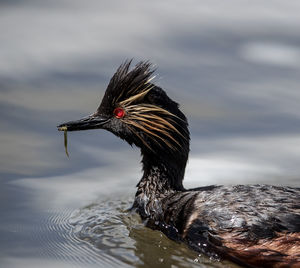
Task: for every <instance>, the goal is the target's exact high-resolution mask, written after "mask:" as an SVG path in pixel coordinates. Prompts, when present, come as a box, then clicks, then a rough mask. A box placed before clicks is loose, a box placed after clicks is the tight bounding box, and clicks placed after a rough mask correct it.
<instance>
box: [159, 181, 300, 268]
mask: <svg viewBox="0 0 300 268" xmlns="http://www.w3.org/2000/svg"><path fill="white" fill-rule="evenodd" d="M163 211H164V221H165V222H166V223H168V224H170V226H172V225H174V226H175V227H176V230H177V231H178V233H179V234H180V237H181V239H183V240H185V241H186V242H187V243H188V244H189V245H190V246H191V247H192V248H193V249H195V250H197V251H200V252H203V253H205V254H207V255H209V256H213V257H216V258H218V257H225V258H229V259H232V260H233V261H235V262H237V263H240V264H243V265H245V263H247V265H248V266H250V267H251V265H253V266H255V267H284V266H285V265H287V266H291V265H294V267H300V188H292V187H278V186H268V185H252V186H250V185H237V186H211V187H203V188H197V189H193V190H189V191H186V192H177V193H174V194H172V195H171V196H169V197H167V198H166V199H165V202H163ZM165 233H166V232H165ZM167 235H168V233H167Z"/></svg>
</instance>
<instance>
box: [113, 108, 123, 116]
mask: <svg viewBox="0 0 300 268" xmlns="http://www.w3.org/2000/svg"><path fill="white" fill-rule="evenodd" d="M114 115H115V117H117V118H123V117H124V116H125V111H124V110H123V109H122V108H116V109H115V110H114Z"/></svg>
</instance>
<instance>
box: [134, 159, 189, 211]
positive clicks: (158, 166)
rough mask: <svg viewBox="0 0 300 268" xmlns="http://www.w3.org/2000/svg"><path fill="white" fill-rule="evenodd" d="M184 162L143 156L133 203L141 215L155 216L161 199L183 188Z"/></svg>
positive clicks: (159, 207) (159, 209)
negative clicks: (141, 171)
mask: <svg viewBox="0 0 300 268" xmlns="http://www.w3.org/2000/svg"><path fill="white" fill-rule="evenodd" d="M185 163H186V161H185ZM185 163H183V164H180V162H178V163H172V161H170V160H166V159H161V157H159V156H156V157H154V156H153V155H151V156H150V155H144V156H143V160H142V164H143V170H144V174H143V177H142V179H141V180H140V182H139V183H138V185H137V188H138V190H137V193H136V197H135V205H134V206H135V207H137V208H138V209H139V212H140V214H141V215H142V216H144V217H156V216H157V215H159V214H160V213H161V201H162V199H164V198H166V197H167V196H168V195H170V194H172V193H174V192H177V191H183V190H184V188H183V186H182V180H183V176H184V170H185Z"/></svg>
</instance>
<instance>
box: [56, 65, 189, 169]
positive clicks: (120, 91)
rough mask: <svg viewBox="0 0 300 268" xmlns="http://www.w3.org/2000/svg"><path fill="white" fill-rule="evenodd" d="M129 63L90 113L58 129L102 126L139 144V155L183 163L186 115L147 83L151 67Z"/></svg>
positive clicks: (113, 79) (163, 93)
mask: <svg viewBox="0 0 300 268" xmlns="http://www.w3.org/2000/svg"><path fill="white" fill-rule="evenodd" d="M130 64H131V61H126V62H125V63H123V64H122V65H121V66H120V67H119V68H118V70H117V71H116V73H115V74H114V76H113V77H112V78H111V80H110V82H109V85H108V87H107V89H106V92H105V95H104V97H103V99H102V102H101V104H100V106H99V108H98V109H97V111H96V112H95V113H94V114H92V115H90V116H88V117H86V118H83V119H81V120H77V121H71V122H67V123H64V124H61V125H59V126H58V129H59V130H62V129H65V128H67V130H68V131H77V130H86V129H98V128H99V129H100V128H101V129H106V130H109V131H110V132H112V133H114V134H115V135H116V136H118V137H120V138H121V139H124V140H126V141H127V142H128V143H129V144H131V145H132V144H135V145H136V146H138V147H140V148H141V151H142V154H143V155H146V154H147V155H152V156H153V154H154V155H156V157H158V158H161V156H163V157H164V158H166V157H167V158H170V159H173V158H174V160H175V161H179V162H182V161H183V162H184V166H185V162H186V160H187V156H188V152H189V131H188V123H187V120H186V117H185V116H184V114H183V113H182V112H181V111H180V110H179V108H178V104H177V103H176V102H174V101H172V100H171V99H170V98H169V97H168V96H167V94H166V93H165V91H164V90H162V89H161V88H160V87H157V86H156V85H154V84H153V83H152V82H151V81H152V79H153V78H154V76H153V72H154V70H153V69H152V68H151V64H150V63H149V62H140V63H138V64H137V65H136V66H135V67H134V68H133V69H132V70H129V67H130Z"/></svg>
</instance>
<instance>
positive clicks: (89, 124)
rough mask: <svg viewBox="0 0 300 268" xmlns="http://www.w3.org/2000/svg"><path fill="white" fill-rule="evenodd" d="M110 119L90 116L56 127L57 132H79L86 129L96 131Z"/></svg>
mask: <svg viewBox="0 0 300 268" xmlns="http://www.w3.org/2000/svg"><path fill="white" fill-rule="evenodd" d="M109 120H110V119H109V118H104V117H101V116H99V115H90V116H87V117H85V118H82V119H79V120H75V121H70V122H66V123H63V124H60V125H59V126H57V129H58V130H59V131H65V130H67V131H79V130H87V129H96V128H102V127H103V125H104V124H105V123H107V122H108V121H109Z"/></svg>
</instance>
